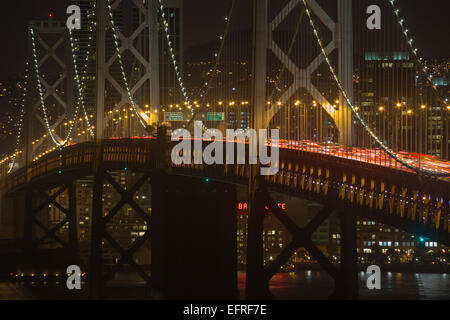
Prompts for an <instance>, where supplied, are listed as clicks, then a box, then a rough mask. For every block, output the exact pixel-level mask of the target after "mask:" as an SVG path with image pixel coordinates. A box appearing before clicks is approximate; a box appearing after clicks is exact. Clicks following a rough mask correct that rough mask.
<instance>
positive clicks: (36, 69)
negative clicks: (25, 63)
mask: <svg viewBox="0 0 450 320" xmlns="http://www.w3.org/2000/svg"><path fill="white" fill-rule="evenodd" d="M30 34H31V49H32V53H33V62H34V71H35V73H36V80H37V85H38V91H39V99H40V102H41V107H42V111H43V114H44V121H45V125H46V126H47V131H48V132H49V134H50V137H51V139H52V140H53V142H54V143H55V144H56V145H57V146H63V145H65V144H66V143H67V141H63V142H64V143H60V142H59V141H58V140H57V139H56V138H55V136H54V135H53V129H52V128H51V126H50V122H49V120H48V116H47V108H46V106H45V101H44V94H43V92H42V84H41V79H40V72H39V62H38V58H37V51H36V38H35V35H34V29H33V28H30Z"/></svg>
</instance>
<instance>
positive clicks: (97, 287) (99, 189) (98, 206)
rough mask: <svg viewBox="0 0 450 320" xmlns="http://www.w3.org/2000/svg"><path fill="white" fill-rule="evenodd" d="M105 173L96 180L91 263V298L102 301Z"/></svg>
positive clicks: (93, 200) (96, 176) (100, 173)
mask: <svg viewBox="0 0 450 320" xmlns="http://www.w3.org/2000/svg"><path fill="white" fill-rule="evenodd" d="M102 197H103V171H102V170H101V169H99V170H98V171H97V173H96V175H95V178H94V190H93V198H92V220H91V256H90V263H89V270H90V272H89V297H90V298H91V299H100V298H101V296H102V287H103V277H102V263H103V261H102V238H103V236H102V233H103V221H102V215H103V214H102V212H103V202H102Z"/></svg>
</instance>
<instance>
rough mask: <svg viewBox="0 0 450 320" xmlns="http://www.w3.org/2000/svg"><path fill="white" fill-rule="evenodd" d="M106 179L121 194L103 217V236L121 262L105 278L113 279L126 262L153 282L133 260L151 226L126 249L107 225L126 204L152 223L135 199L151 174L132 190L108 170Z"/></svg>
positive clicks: (149, 281) (142, 178)
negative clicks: (113, 235)
mask: <svg viewBox="0 0 450 320" xmlns="http://www.w3.org/2000/svg"><path fill="white" fill-rule="evenodd" d="M104 176H105V179H106V180H107V181H108V182H109V183H110V184H111V185H112V186H113V188H114V189H115V190H116V191H117V192H118V193H119V194H120V200H119V202H118V203H117V204H116V205H115V206H114V207H113V208H112V209H111V210H110V211H109V212H108V214H107V215H106V216H105V217H102V226H103V236H104V237H105V239H106V240H107V241H108V242H109V243H110V244H111V246H112V247H113V248H114V249H115V250H116V251H117V252H118V253H119V254H120V260H119V262H118V263H117V264H116V265H114V266H113V268H112V269H111V270H110V271H109V272H108V274H107V275H106V276H105V280H108V279H111V278H112V277H113V276H114V274H115V273H116V272H117V271H119V270H120V269H122V268H123V267H124V265H125V264H129V265H130V266H131V267H133V269H134V270H135V271H136V272H137V273H138V274H139V275H140V276H141V278H142V279H143V280H144V281H146V282H147V284H150V283H151V278H150V277H149V276H148V275H147V274H146V273H145V272H144V270H142V268H141V266H139V265H138V264H137V263H135V262H134V261H133V254H134V253H136V251H137V250H139V249H140V247H141V246H142V245H143V244H144V243H145V241H146V240H147V239H149V238H150V228H148V227H147V230H146V231H145V234H144V235H143V236H141V237H140V238H139V239H138V240H137V241H136V242H135V243H134V244H133V246H132V247H131V248H129V249H127V250H125V249H123V248H122V247H121V246H120V245H119V244H118V243H117V241H116V240H115V239H114V238H113V237H112V236H111V235H110V234H109V233H108V232H107V231H106V228H105V227H106V225H107V224H108V222H110V221H111V219H112V218H114V216H115V215H116V214H117V213H118V212H119V210H120V209H121V208H122V207H123V206H124V205H126V204H128V205H129V206H131V207H132V208H133V209H134V211H135V212H136V213H137V214H138V215H139V216H140V217H141V218H142V219H143V220H144V221H145V222H146V223H147V226H149V225H150V217H149V216H148V215H147V214H146V213H145V212H144V210H142V208H141V207H140V206H139V205H138V204H137V203H136V201H134V199H133V196H134V194H135V193H136V192H137V191H138V190H139V189H140V188H141V187H142V185H144V183H145V182H146V181H147V180H148V179H149V177H150V176H149V174H144V175H143V176H142V177H141V178H140V179H139V180H138V181H137V182H136V183H135V184H134V186H133V187H132V188H131V189H130V190H126V189H124V188H122V186H121V185H120V184H119V183H117V181H116V180H114V178H113V177H112V176H111V175H110V174H109V173H108V172H107V171H105V172H104Z"/></svg>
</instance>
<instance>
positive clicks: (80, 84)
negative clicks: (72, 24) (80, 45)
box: [69, 29, 95, 137]
mask: <svg viewBox="0 0 450 320" xmlns="http://www.w3.org/2000/svg"><path fill="white" fill-rule="evenodd" d="M69 39H70V48H71V53H72V60H73V66H74V72H75V83H76V86H77V91H78V104H77V107H76V112H75V115H74V119H76V118H77V114H78V108H79V106H80V104H81V107H82V109H83V113H84V119H85V120H86V124H87V128H88V130H89V133H90V134H91V136H92V137H94V136H95V134H94V130H93V127H92V126H91V124H90V121H89V116H88V114H87V110H86V103H85V100H84V92H83V89H84V86H85V84H84V81H83V82H81V81H80V76H79V74H78V64H77V59H76V54H75V48H74V38H73V34H72V30H70V29H69ZM90 46H91V44H90V43H88V50H89V48H90ZM88 60H89V51H88V53H87V54H86V60H85V63H86V69H85V77H86V74H87V64H88ZM85 77H82V80H83V78H85ZM73 123H75V121H73Z"/></svg>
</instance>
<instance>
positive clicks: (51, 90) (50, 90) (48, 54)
mask: <svg viewBox="0 0 450 320" xmlns="http://www.w3.org/2000/svg"><path fill="white" fill-rule="evenodd" d="M66 39H67V37H66V36H65V35H63V36H61V37H60V38H59V39H58V41H56V43H55V44H54V45H53V46H51V47H50V46H49V45H48V44H47V43H46V42H45V41H44V40H43V39H42V38H41V37H38V38H37V40H38V41H39V43H40V44H41V46H42V47H43V48H44V50H45V55H44V56H43V57H42V58H41V59H40V60H39V62H38V65H39V67H42V65H43V64H44V63H45V61H47V60H48V59H49V58H53V59H54V60H55V61H56V63H57V64H58V65H59V66H60V67H61V68H62V70H63V72H62V74H61V76H60V77H59V78H58V79H57V80H56V81H55V83H53V84H52V85H51V84H49V83H47V81H45V79H44V78H42V77H41V75H39V74H38V75H36V76H37V77H39V80H40V81H41V83H42V85H43V87H44V88H45V91H44V92H43V95H44V96H43V99H44V102H45V100H47V98H48V97H50V96H53V97H54V98H55V99H56V101H57V102H58V103H59V104H60V105H61V106H62V107H63V108H64V110H65V111H64V114H62V115H61V116H60V117H59V118H58V119H57V121H56V122H55V123H53V124H51V125H50V129H51V130H53V129H55V128H56V127H58V126H59V125H60V124H61V123H62V122H63V120H64V118H65V117H66V115H67V103H66V102H65V101H64V100H63V99H62V98H61V97H60V96H59V94H57V93H56V88H57V87H58V86H59V85H61V83H62V82H63V81H64V80H65V79H67V66H66V65H65V64H64V62H62V61H61V59H60V58H59V57H58V56H57V55H56V50H57V49H58V47H59V46H60V45H61V44H63V43H64V41H65V40H66ZM39 106H41V101H40V100H38V101H37V102H36V103H35V105H34V106H33V110H34V114H35V117H36V118H37V119H38V121H39V122H40V123H41V124H42V126H43V127H44V128H46V129H47V124H46V123H45V121H44V119H43V118H42V117H41V116H40V115H39V114H38V112H37V108H38V107H39ZM42 107H44V106H42ZM47 110H48V108H47ZM53 135H54V136H55V137H56V138H57V139H59V140H62V139H61V138H60V137H59V136H58V134H57V133H56V132H53ZM44 140H45V139H40V140H39V141H37V143H35V144H34V145H33V148H34V150H37V148H38V147H39V146H40V145H41V144H42V142H44Z"/></svg>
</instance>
